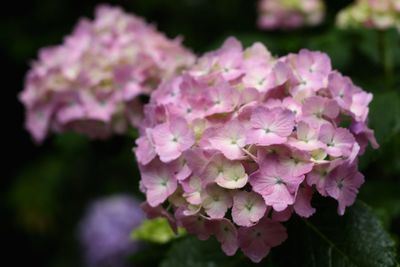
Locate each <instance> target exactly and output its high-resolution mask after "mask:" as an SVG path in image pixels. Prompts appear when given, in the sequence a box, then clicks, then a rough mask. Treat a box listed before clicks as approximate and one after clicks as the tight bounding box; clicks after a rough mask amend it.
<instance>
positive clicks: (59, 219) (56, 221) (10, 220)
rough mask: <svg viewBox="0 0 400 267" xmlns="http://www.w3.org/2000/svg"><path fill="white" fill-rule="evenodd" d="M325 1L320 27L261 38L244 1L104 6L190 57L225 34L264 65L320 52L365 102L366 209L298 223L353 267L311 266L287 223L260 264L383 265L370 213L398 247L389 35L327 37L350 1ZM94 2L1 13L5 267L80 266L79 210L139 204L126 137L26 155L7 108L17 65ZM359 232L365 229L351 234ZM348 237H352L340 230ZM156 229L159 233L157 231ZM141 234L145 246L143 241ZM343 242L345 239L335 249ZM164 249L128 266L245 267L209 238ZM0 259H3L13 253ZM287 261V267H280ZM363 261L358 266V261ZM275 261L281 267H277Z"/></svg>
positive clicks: (27, 6) (395, 50)
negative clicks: (368, 138) (143, 24)
mask: <svg viewBox="0 0 400 267" xmlns="http://www.w3.org/2000/svg"><path fill="white" fill-rule="evenodd" d="M325 2H326V4H327V6H328V8H327V11H328V13H327V18H326V20H325V22H324V23H323V25H321V26H318V27H315V28H305V29H299V30H295V31H272V32H263V31H260V30H258V29H257V27H256V19H257V16H256V4H257V1H255V0H251V1H249V0H174V1H171V0H129V1H127V0H116V1H110V4H115V5H121V6H122V7H124V8H125V9H126V10H127V11H129V12H133V13H136V14H138V15H140V16H143V17H145V18H146V19H147V21H149V22H152V23H155V24H156V25H157V27H158V28H159V29H160V30H161V31H163V32H165V33H166V34H167V35H168V36H170V37H175V36H177V35H180V36H183V37H184V44H185V45H186V46H188V47H190V48H191V49H193V50H194V51H195V52H196V53H198V54H200V53H203V52H205V51H208V50H210V49H214V48H216V47H218V46H220V45H221V43H222V42H223V40H224V39H225V38H226V37H227V36H230V35H234V36H236V37H238V38H239V39H240V40H241V41H242V42H243V43H244V44H245V45H250V44H252V43H253V42H256V41H259V42H262V43H264V44H265V45H266V46H267V47H268V48H269V49H270V50H271V52H272V53H273V54H276V55H284V54H287V53H290V52H297V51H298V50H300V49H301V48H309V49H313V50H321V51H325V52H327V53H328V54H329V56H330V57H331V59H332V64H333V66H334V68H336V69H339V70H340V71H341V72H342V73H344V74H346V75H348V76H350V77H351V78H352V79H353V81H354V82H355V83H356V84H357V85H359V86H361V87H362V88H363V89H365V90H367V91H369V92H372V93H374V100H373V102H372V103H371V107H370V126H371V127H372V128H373V129H374V130H375V132H376V136H377V139H378V141H379V143H380V145H381V148H380V149H379V150H371V149H368V150H367V152H366V154H365V155H364V156H363V157H362V159H361V162H360V168H361V170H362V172H363V173H364V174H365V176H366V183H365V185H364V186H363V187H362V188H361V192H360V197H359V198H360V199H362V200H363V201H364V202H365V203H367V204H368V205H369V206H371V208H372V211H371V210H370V209H369V208H366V207H365V205H364V204H357V205H356V206H355V207H354V208H351V209H350V211H352V212H350V213H348V214H347V215H346V216H345V217H343V218H342V217H338V216H332V215H330V214H326V213H324V212H325V211H326V212H327V213H328V209H325V208H323V207H318V208H319V209H321V210H320V211H322V213H321V215H319V214H318V217H316V218H313V219H312V220H311V221H310V223H314V222H315V223H319V224H321V223H323V225H326V227H318V230H319V231H321V233H323V234H324V235H326V236H327V237H332V238H333V239H332V240H331V242H333V244H335V246H336V247H338V248H340V250H341V251H342V250H343V251H344V252H346V253H347V252H348V251H353V253H356V254H354V255H352V256H351V257H352V258H353V257H354V256H355V255H357V259H356V260H357V262H353V265H350V264H348V262H345V261H344V262H343V259H341V261H340V262H338V261H337V260H338V258H335V261H333V262H330V263H331V265H329V262H327V261H326V260H327V258H326V257H325V258H324V257H323V256H324V255H325V256H326V255H328V254H327V253H331V254H330V255H332V257H333V256H334V255H336V256H337V254H338V253H337V250H335V249H333V248H332V247H331V246H329V245H328V244H327V243H326V242H325V243H324V242H322V241H323V240H322V241H321V238H320V236H319V235H318V234H317V233H316V232H315V231H313V229H312V228H310V227H308V225H306V224H305V223H304V222H303V221H300V220H298V221H296V222H293V223H291V225H288V227H289V231H291V233H290V239H289V240H288V241H287V242H286V243H285V245H284V246H282V247H281V248H276V249H274V250H273V252H272V253H271V255H270V257H268V258H267V259H266V261H265V262H263V265H262V266H313V265H312V263H307V260H310V261H311V260H312V259H314V260H315V262H316V263H317V264H314V266H335V267H336V266H391V263H393V254H392V252H391V251H392V243H391V241H390V240H389V238H388V236H387V234H386V233H385V232H383V230H382V228H381V226H380V223H379V222H378V221H377V219H376V218H375V217H374V215H373V214H376V215H377V216H378V217H379V218H380V219H381V220H382V222H383V226H384V228H385V229H386V230H388V231H389V233H390V234H391V235H392V237H393V239H395V240H399V236H400V193H399V192H400V95H399V94H400V75H398V73H400V49H399V48H400V34H399V33H398V32H397V31H395V30H391V31H387V32H380V31H375V30H365V29H359V30H346V31H343V30H338V29H336V28H335V27H334V19H335V14H336V13H337V12H338V10H340V9H341V8H343V7H344V6H346V5H347V4H349V3H350V2H351V1H350V0H336V1H325ZM98 3H99V1H97V0H84V1H82V0H79V1H78V0H59V1H51V0H31V1H28V2H26V3H25V2H24V3H23V5H24V7H23V8H21V3H20V2H17V1H14V2H11V3H9V6H7V8H3V9H2V12H3V13H4V14H2V15H1V23H0V31H1V33H2V36H3V38H0V56H1V58H2V59H3V62H4V63H5V64H4V65H5V66H7V75H5V76H6V77H5V78H6V82H5V86H4V87H5V89H6V90H4V91H5V93H6V99H7V100H8V99H11V100H10V101H8V102H9V103H6V104H8V105H10V106H9V107H8V106H7V109H6V112H7V113H4V114H13V116H5V117H6V122H5V125H7V127H10V129H9V128H7V131H5V132H6V133H5V134H6V136H5V139H4V140H18V141H17V142H14V143H15V144H13V146H12V148H10V150H8V149H7V150H6V151H5V152H4V154H5V155H6V157H7V159H6V160H7V161H6V164H5V165H6V166H5V167H6V168H5V172H4V173H5V174H4V176H5V178H6V179H2V180H1V182H2V186H1V187H0V188H1V190H3V191H2V192H1V193H0V197H1V198H2V207H1V208H2V209H1V215H2V218H5V221H4V224H5V226H4V227H1V228H0V231H1V232H0V234H2V236H5V237H6V239H7V238H8V237H9V239H10V241H9V243H8V246H7V248H6V249H10V250H15V251H25V253H26V257H19V258H15V257H12V259H11V260H12V261H13V265H15V266H20V265H21V266H22V265H23V264H26V260H27V259H29V264H31V265H35V266H36V265H37V266H44V267H47V266H49V267H63V266H81V263H80V262H81V261H80V252H79V246H78V244H77V241H76V228H77V225H78V222H79V218H80V216H81V215H82V213H83V211H84V209H85V207H86V205H87V203H88V202H89V201H90V200H92V199H94V198H96V197H98V196H103V195H107V194H112V193H116V192H126V193H131V194H134V195H136V196H137V197H138V198H143V196H142V194H140V193H139V189H138V181H139V174H138V170H137V168H136V162H135V159H134V157H133V156H132V152H131V148H132V146H133V145H134V142H133V136H136V133H135V132H134V131H133V132H132V133H131V137H115V138H114V139H113V140H111V141H107V142H102V141H89V140H87V139H86V138H84V137H82V136H77V135H73V134H65V135H60V136H57V137H52V138H50V139H49V140H47V141H46V142H45V143H44V144H43V145H42V146H40V147H38V146H34V145H33V144H32V142H31V140H30V138H29V136H28V134H27V133H26V132H25V131H23V130H22V124H23V109H22V106H21V105H20V104H18V103H17V102H16V101H15V100H16V95H17V93H18V92H19V91H20V90H21V89H22V81H23V77H24V74H25V72H26V71H27V69H28V67H29V66H28V63H29V62H30V61H31V60H33V59H34V58H35V57H36V54H37V51H38V49H39V48H41V47H43V46H48V45H54V44H58V43H60V42H62V38H63V36H65V35H66V34H67V33H69V32H70V31H71V29H72V27H73V25H74V24H75V23H76V22H77V20H78V19H79V18H80V17H82V16H86V17H93V8H94V6H95V5H96V4H98ZM10 110H12V113H11V112H10ZM8 161H9V162H10V163H7V162H8ZM3 203H4V204H3ZM330 211H331V212H333V211H334V208H330ZM325 215H326V217H324V216H325ZM335 224H337V225H340V226H341V227H340V228H336V230H335V231H336V232H331V231H330V229H329V227H330V226H331V225H335ZM360 225H363V227H365V228H363V229H361V228H360ZM152 227H155V226H154V225H151V224H149V225H146V226H143V227H142V228H141V230H142V232H141V233H140V234H137V235H139V236H140V238H141V239H146V238H147V239H148V240H150V239H152V238H153V240H155V239H154V238H155V236H156V235H155V234H156V233H157V232H156V231H154V232H153V231H152V230H151V229H152ZM294 227H300V229H297V230H296V229H295V228H294ZM348 227H354V228H355V229H354V231H350V230H349V229H348ZM357 227H358V228H357ZM156 229H157V231H159V230H160V229H163V228H161V227H158V226H157V227H156ZM338 229H339V231H337V230H338ZM164 230H165V229H164ZM150 233H152V234H153V236H151V235H148V234H150ZM296 233H298V236H296ZM163 235H165V232H164V233H162V234H161V236H163ZM368 235H369V236H370V237H371V236H372V237H373V238H374V239H373V240H374V242H373V243H371V244H366V243H357V242H354V241H351V242H348V240H349V239H351V238H354V237H355V236H356V237H360V239H361V238H362V237H365V239H367V237H368ZM344 237H346V239H341V238H344ZM307 240H309V241H307ZM172 243H173V244H172V246H171V244H170V243H168V244H165V245H156V244H148V245H147V246H146V248H145V249H144V250H143V251H141V252H140V253H138V254H136V255H132V261H131V262H132V265H133V266H157V265H158V264H159V263H161V262H162V264H161V266H163V267H169V266H174V267H180V266H185V267H191V266H243V267H245V266H252V264H251V263H250V262H249V261H248V260H247V259H245V258H244V257H243V256H240V255H241V254H240V253H238V255H237V256H235V257H233V258H227V257H225V256H224V255H223V254H222V253H221V252H220V249H219V248H217V247H218V245H217V244H216V242H215V240H210V241H207V242H201V241H197V240H195V239H194V238H193V237H189V238H179V239H178V240H176V241H174V242H172ZM291 246H292V247H293V249H290V247H291ZM360 246H362V247H360ZM382 246H389V247H390V249H389V250H385V251H387V253H388V254H380V253H379V251H380V250H379V249H380V248H382ZM310 250H312V251H316V250H318V251H321V254H318V257H317V255H316V254H315V257H311V255H313V254H311V253H310ZM375 250H376V251H375ZM165 253H166V254H167V255H166V258H165V259H164V256H165ZM324 253H325V254H324ZM5 254H6V259H7V257H8V256H10V257H11V255H13V253H5ZM301 256H303V257H302V258H301ZM338 257H339V256H338ZM371 257H373V259H372V258H371ZM382 257H383V258H382ZM300 258H301V259H300ZM339 258H340V257H339ZM6 259H5V261H7V260H6ZM295 259H296V260H298V261H296V262H299V265H293V263H291V262H290V261H291V260H295ZM369 259H371V261H369V262H368V264H370V265H368V264H367V263H366V262H358V261H368V260H369ZM285 261H287V262H286V264H287V265H282V262H285ZM300 263H301V264H304V265H300ZM373 263H375V264H374V265H372V264H373ZM306 264H309V265H306Z"/></svg>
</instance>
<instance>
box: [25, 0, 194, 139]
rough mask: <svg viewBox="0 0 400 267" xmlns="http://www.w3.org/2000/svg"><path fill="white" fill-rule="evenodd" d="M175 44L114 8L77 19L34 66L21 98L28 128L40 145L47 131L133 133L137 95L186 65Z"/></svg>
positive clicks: (186, 55) (188, 59)
mask: <svg viewBox="0 0 400 267" xmlns="http://www.w3.org/2000/svg"><path fill="white" fill-rule="evenodd" d="M180 43H181V41H180V40H179V39H176V40H170V39H168V38H167V37H166V36H164V35H163V34H162V33H160V32H158V31H157V30H156V29H155V28H154V27H153V26H152V25H149V24H147V23H146V22H145V21H144V20H143V19H141V18H139V17H136V16H134V15H130V14H128V13H125V12H124V11H123V10H122V9H120V8H117V7H111V6H106V5H101V6H99V7H97V9H96V14H95V18H94V20H89V19H81V20H80V21H79V23H78V24H77V26H76V27H75V29H74V30H73V32H72V34H70V35H69V36H67V37H65V38H64V42H63V44H61V45H59V46H54V47H49V48H44V49H42V50H40V52H39V58H38V60H36V61H34V62H33V64H32V67H31V69H30V71H29V72H28V74H27V76H26V80H25V88H24V91H23V92H22V93H21V94H20V100H21V101H22V103H23V104H24V106H25V108H26V114H27V115H26V127H27V129H28V130H29V132H30V133H31V134H32V137H33V138H34V139H35V141H36V142H39V143H40V142H42V141H43V140H44V139H45V137H46V136H47V135H48V133H49V132H64V131H75V132H81V133H84V134H86V135H88V136H90V137H93V138H106V137H109V136H110V135H112V134H113V133H124V132H126V131H127V128H128V127H130V126H133V127H136V126H137V125H138V122H139V121H140V118H141V117H142V104H141V103H140V101H139V99H138V96H140V95H149V94H150V93H151V91H153V90H154V89H155V88H157V86H158V84H159V83H160V82H161V81H162V80H163V79H165V78H167V77H171V76H172V75H174V74H176V73H178V72H179V71H180V70H181V69H182V68H185V67H187V66H189V65H191V64H192V63H193V61H194V56H193V54H192V53H191V52H189V51H188V50H186V49H185V48H183V47H182V46H181V44H180Z"/></svg>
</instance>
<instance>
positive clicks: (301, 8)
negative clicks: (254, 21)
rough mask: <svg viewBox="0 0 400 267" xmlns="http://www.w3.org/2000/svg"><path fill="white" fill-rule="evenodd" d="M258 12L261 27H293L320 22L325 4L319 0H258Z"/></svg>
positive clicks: (269, 28) (268, 28)
mask: <svg viewBox="0 0 400 267" xmlns="http://www.w3.org/2000/svg"><path fill="white" fill-rule="evenodd" d="M258 13H259V18H258V25H259V27H260V28H261V29H267V30H271V29H293V28H300V27H303V26H314V25H318V24H320V23H321V22H322V20H323V18H324V16H325V5H324V2H323V1H321V0H260V1H259V5H258Z"/></svg>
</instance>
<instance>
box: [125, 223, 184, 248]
mask: <svg viewBox="0 0 400 267" xmlns="http://www.w3.org/2000/svg"><path fill="white" fill-rule="evenodd" d="M185 234H186V232H185V230H184V229H183V228H178V234H175V233H174V232H173V231H172V229H171V226H170V225H169V223H168V221H167V220H166V219H165V218H156V219H152V220H145V221H144V222H143V223H142V225H140V226H139V227H138V228H136V229H135V230H133V231H132V233H131V237H132V239H135V240H142V241H147V242H151V243H158V244H165V243H168V242H170V241H171V240H173V239H176V238H179V237H182V236H184V235H185Z"/></svg>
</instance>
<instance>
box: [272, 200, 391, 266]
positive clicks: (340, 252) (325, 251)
mask: <svg viewBox="0 0 400 267" xmlns="http://www.w3.org/2000/svg"><path fill="white" fill-rule="evenodd" d="M288 232H289V239H288V240H287V241H286V243H285V244H284V245H283V246H281V247H280V248H279V251H278V252H277V254H278V255H280V254H282V255H281V257H276V255H274V259H280V263H282V264H281V266H285V267H290V266H296V267H303V266H304V267H305V266H307V267H320V266H332V267H395V266H398V265H397V263H396V255H395V254H396V253H395V244H394V241H393V240H392V239H391V238H390V236H389V234H388V233H387V232H385V230H384V228H383V227H382V224H381V222H380V221H379V220H378V219H377V217H376V216H374V214H373V213H372V211H371V209H370V208H369V207H368V206H367V205H366V204H364V203H362V202H359V201H358V202H356V204H355V205H354V206H353V207H351V208H349V209H348V210H347V211H346V214H345V215H344V216H343V217H340V216H338V215H337V214H336V213H335V212H334V209H332V205H324V206H321V207H318V213H317V215H315V216H314V217H312V219H310V220H301V219H297V220H292V222H291V223H290V225H289V227H288ZM283 255H290V257H282V256H283Z"/></svg>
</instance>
